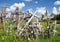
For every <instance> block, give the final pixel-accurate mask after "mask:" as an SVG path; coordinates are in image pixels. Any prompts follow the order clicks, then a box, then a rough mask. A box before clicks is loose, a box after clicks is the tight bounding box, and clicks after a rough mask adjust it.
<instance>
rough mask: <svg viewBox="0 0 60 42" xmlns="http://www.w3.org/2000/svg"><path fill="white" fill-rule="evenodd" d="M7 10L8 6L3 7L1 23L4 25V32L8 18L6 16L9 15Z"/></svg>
mask: <svg viewBox="0 0 60 42" xmlns="http://www.w3.org/2000/svg"><path fill="white" fill-rule="evenodd" d="M6 8H7V6H3V7H1V9H2V10H1V13H0V14H1V23H3V28H4V30H5V18H6V14H7V12H6Z"/></svg>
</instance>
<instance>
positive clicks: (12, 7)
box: [10, 2, 25, 12]
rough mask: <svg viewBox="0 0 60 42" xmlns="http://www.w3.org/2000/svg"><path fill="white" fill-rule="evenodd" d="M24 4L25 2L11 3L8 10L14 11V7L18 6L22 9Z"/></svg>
mask: <svg viewBox="0 0 60 42" xmlns="http://www.w3.org/2000/svg"><path fill="white" fill-rule="evenodd" d="M24 6H25V4H24V3H23V2H22V3H15V4H13V5H11V6H10V10H11V12H15V9H16V7H19V9H22V8H23V7H24Z"/></svg>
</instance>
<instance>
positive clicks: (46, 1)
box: [0, 0, 60, 13]
mask: <svg viewBox="0 0 60 42" xmlns="http://www.w3.org/2000/svg"><path fill="white" fill-rule="evenodd" d="M56 1H59V0H0V7H1V6H2V5H8V6H11V5H12V4H14V3H21V2H24V3H25V7H23V9H22V11H26V10H27V9H28V8H32V9H33V10H34V11H35V10H36V8H37V7H46V9H47V10H48V11H49V13H52V9H53V7H56V8H59V7H60V5H54V3H55V2H56Z"/></svg>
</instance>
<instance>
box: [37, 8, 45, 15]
mask: <svg viewBox="0 0 60 42" xmlns="http://www.w3.org/2000/svg"><path fill="white" fill-rule="evenodd" d="M37 10H38V13H40V14H43V15H44V14H45V13H46V8H45V7H41V8H37Z"/></svg>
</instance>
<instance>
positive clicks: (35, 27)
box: [0, 6, 56, 39]
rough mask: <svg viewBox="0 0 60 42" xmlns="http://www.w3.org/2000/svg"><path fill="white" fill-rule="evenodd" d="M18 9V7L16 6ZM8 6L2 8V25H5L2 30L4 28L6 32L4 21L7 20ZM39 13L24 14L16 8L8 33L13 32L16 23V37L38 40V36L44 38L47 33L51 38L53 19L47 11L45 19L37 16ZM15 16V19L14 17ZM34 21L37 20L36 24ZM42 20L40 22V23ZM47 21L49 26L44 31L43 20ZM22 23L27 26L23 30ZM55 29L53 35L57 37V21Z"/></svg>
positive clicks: (12, 14) (0, 18)
mask: <svg viewBox="0 0 60 42" xmlns="http://www.w3.org/2000/svg"><path fill="white" fill-rule="evenodd" d="M15 7H16V6H15ZM6 8H7V7H6V6H4V7H2V9H3V10H2V12H0V20H1V24H2V25H3V27H2V28H4V30H5V23H4V21H5V20H6V14H8V13H7V12H6V11H5V10H6ZM36 13H37V10H36V11H35V12H34V13H31V12H29V11H28V12H27V13H23V12H20V11H19V7H16V10H15V12H14V13H13V12H11V19H10V23H9V26H8V29H7V32H8V33H9V32H11V29H12V26H13V25H12V23H14V22H15V23H16V26H15V30H16V37H17V38H18V37H20V36H24V37H25V38H36V39H37V38H38V36H39V35H40V34H42V35H43V37H44V33H45V32H47V34H48V38H50V36H51V29H50V28H51V27H50V19H51V17H50V16H49V14H48V12H47V10H46V13H45V17H46V18H43V17H38V16H36V15H35V14H36ZM14 15H15V17H14ZM32 19H36V20H37V21H36V22H32ZM39 19H40V22H39ZM44 19H45V20H46V21H47V26H46V30H44V28H43V26H42V20H44ZM20 21H26V24H25V25H24V27H23V28H21V27H20V24H19V22H20ZM53 26H54V29H53V33H54V34H53V35H55V32H56V19H55V21H54V23H53Z"/></svg>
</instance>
